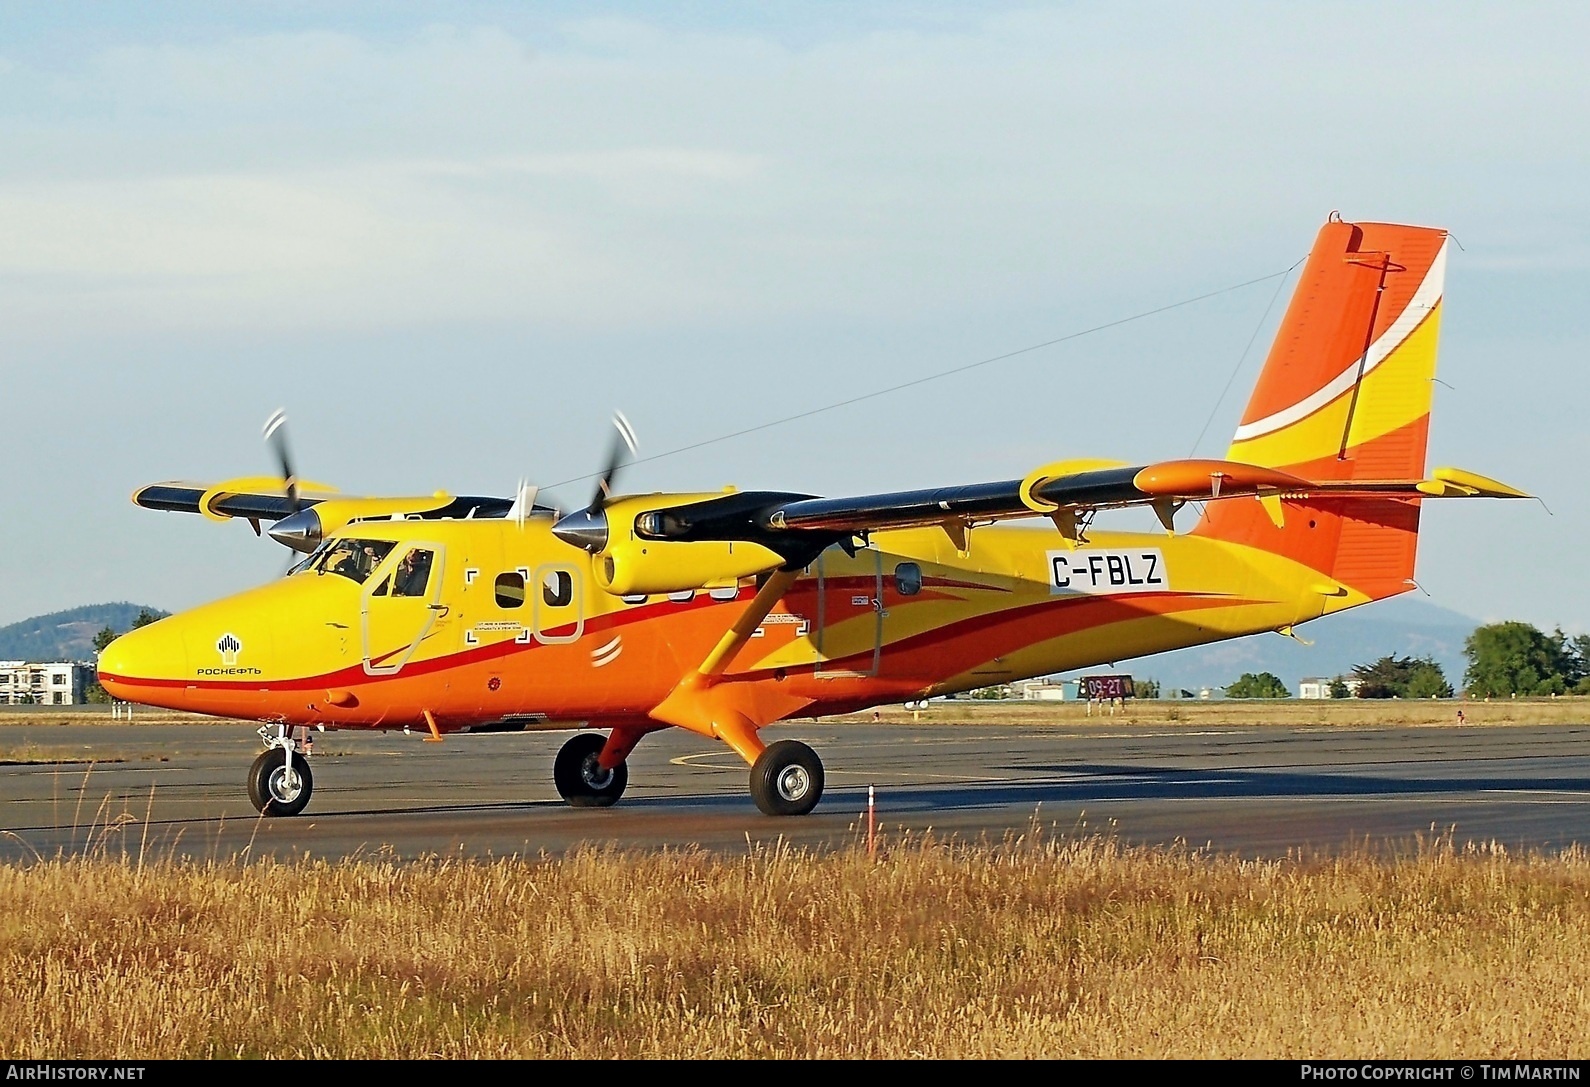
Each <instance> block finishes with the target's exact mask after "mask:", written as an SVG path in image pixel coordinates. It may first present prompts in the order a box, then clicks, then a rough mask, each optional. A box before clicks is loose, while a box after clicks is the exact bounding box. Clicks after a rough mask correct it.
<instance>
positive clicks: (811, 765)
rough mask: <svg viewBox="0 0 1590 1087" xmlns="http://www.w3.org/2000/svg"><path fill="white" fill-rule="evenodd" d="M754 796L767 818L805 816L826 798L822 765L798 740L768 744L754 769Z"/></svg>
mask: <svg viewBox="0 0 1590 1087" xmlns="http://www.w3.org/2000/svg"><path fill="white" fill-rule="evenodd" d="M751 796H752V798H753V799H754V800H755V801H756V806H757V807H758V808H761V809H762V813H763V814H764V815H805V814H806V813H807V812H809V811H811V810H812V809H813V808H815V807H816V806H817V802H818V801H819V800H821V799H822V798H823V762H822V760H821V759H819V758H818V757H817V752H815V751H813V750H812V749H811V748H809V747H807V746H806V745H805V744H803V743H801V742H800V741H799V740H780V741H778V743H775V744H769V745H768V747H767V750H765V751H763V752H762V754H761V755H759V756H758V757H757V760H756V764H755V765H754V766H752V767H751Z"/></svg>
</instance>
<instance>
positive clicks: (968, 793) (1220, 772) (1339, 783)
mask: <svg viewBox="0 0 1590 1087" xmlns="http://www.w3.org/2000/svg"><path fill="white" fill-rule="evenodd" d="M999 769H1001V770H1007V771H1011V772H1019V773H1024V774H1033V773H1040V774H1042V773H1050V774H1063V775H1065V776H1064V778H1063V779H1062V780H1051V781H1041V780H1040V781H1032V782H1000V783H993V784H953V785H949V784H947V785H926V786H911V787H908V788H896V789H890V790H888V796H889V798H890V806H891V807H894V808H897V809H898V808H899V807H901V802H902V801H904V802H905V804H906V806H909V807H912V808H916V807H924V808H926V807H935V808H954V809H978V808H984V809H986V808H997V807H1005V806H1009V805H1022V804H1033V803H1038V802H1042V803H1055V804H1066V803H1096V802H1099V801H1103V800H1236V799H1248V800H1258V799H1291V800H1298V799H1306V798H1309V797H1322V798H1323V797H1329V798H1332V799H1342V798H1354V797H1359V798H1363V799H1366V800H1367V799H1371V798H1383V797H1388V796H1410V797H1412V796H1427V797H1441V796H1446V797H1451V796H1460V795H1471V794H1476V793H1486V794H1491V795H1493V796H1494V797H1495V798H1496V799H1498V800H1505V799H1507V798H1508V797H1509V796H1516V795H1519V794H1524V793H1541V792H1554V793H1579V794H1584V795H1586V796H1587V797H1590V777H1529V776H1520V777H1500V776H1494V775H1490V776H1478V775H1471V776H1453V777H1442V778H1432V777H1408V776H1403V775H1384V774H1361V773H1308V772H1302V771H1296V770H1251V769H1241V768H1231V767H1210V768H1207V769H1196V770H1189V769H1187V768H1185V767H1160V766H1143V765H1141V764H1135V765H1112V764H1108V763H1069V764H1064V765H1059V764H1057V765H1052V766H1042V765H1040V766H1034V765H1031V764H1027V765H1022V766H1006V767H999ZM861 795H862V796H863V797H864V796H865V794H864V793H863V794H861ZM825 803H827V801H826V800H825Z"/></svg>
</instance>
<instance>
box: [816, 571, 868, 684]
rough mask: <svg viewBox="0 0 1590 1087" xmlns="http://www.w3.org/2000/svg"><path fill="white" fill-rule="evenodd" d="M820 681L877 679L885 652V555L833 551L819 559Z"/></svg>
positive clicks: (817, 646) (818, 674)
mask: <svg viewBox="0 0 1590 1087" xmlns="http://www.w3.org/2000/svg"><path fill="white" fill-rule="evenodd" d="M815 633H816V636H815V637H814V638H813V643H814V644H815V646H816V649H817V668H816V675H817V676H818V678H823V677H827V678H830V679H838V678H852V679H854V678H861V677H865V676H875V675H877V674H878V662H879V660H880V658H881V656H882V651H883V555H882V554H881V553H880V552H878V551H875V550H873V549H872V548H870V547H867V548H862V549H861V550H859V551H857V552H856V554H855V557H854V558H852V557H851V556H849V555H847V554H845V553H844V552H843V551H841V550H840V549H839V548H837V547H830V548H829V549H828V550H826V551H824V552H823V553H822V554H821V555H820V556H818V559H817V630H816V632H815Z"/></svg>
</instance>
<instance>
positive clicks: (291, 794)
mask: <svg viewBox="0 0 1590 1087" xmlns="http://www.w3.org/2000/svg"><path fill="white" fill-rule="evenodd" d="M314 788H315V778H314V775H313V774H311V773H310V772H309V761H308V760H307V759H305V758H304V757H303V756H302V755H300V754H299V753H298V752H296V751H288V750H285V749H283V748H280V747H273V748H270V749H269V750H267V751H265V752H263V753H262V754H261V755H260V757H259V758H257V759H255V760H254V765H253V766H250V767H249V769H248V798H249V800H250V801H251V802H252V803H253V805H254V810H255V811H257V812H259V813H260V814H261V815H268V816H279V815H297V814H298V813H299V812H301V811H303V810H304V808H305V806H307V805H308V803H309V794H310V793H312V792H313V791H314Z"/></svg>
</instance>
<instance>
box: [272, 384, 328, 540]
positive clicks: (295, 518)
mask: <svg viewBox="0 0 1590 1087" xmlns="http://www.w3.org/2000/svg"><path fill="white" fill-rule="evenodd" d="M264 437H265V444H266V445H268V446H270V448H271V452H272V453H274V454H276V462H277V464H278V465H280V466H281V470H282V493H283V494H285V495H286V496H287V508H288V514H287V516H286V517H283V518H282V519H281V520H279V521H277V522H276V523H275V524H274V525H272V526H271V528H270V537H271V539H273V540H275V541H276V542H277V543H279V544H281V545H283V546H284V547H289V548H292V549H293V550H294V551H298V552H301V553H303V554H306V555H307V554H309V553H310V552H312V551H314V549H315V548H316V547H318V546H320V537H321V529H320V515H319V514H318V513H316V512H315V511H314V509H313V508H312V507H311V508H309V509H305V508H304V505H303V503H302V502H301V501H300V500H299V497H298V473H297V472H295V471H293V458H292V453H291V451H290V450H289V449H288V446H287V411H286V409H284V408H277V409H276V410H275V411H273V412H271V417H270V418H269V419H267V420H265V431H264ZM296 561H297V560H294V564H296ZM291 569H292V565H289V566H288V570H289V571H291Z"/></svg>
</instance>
